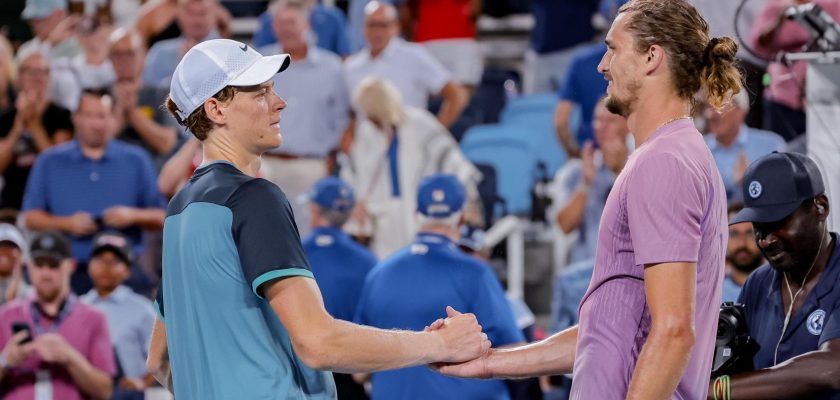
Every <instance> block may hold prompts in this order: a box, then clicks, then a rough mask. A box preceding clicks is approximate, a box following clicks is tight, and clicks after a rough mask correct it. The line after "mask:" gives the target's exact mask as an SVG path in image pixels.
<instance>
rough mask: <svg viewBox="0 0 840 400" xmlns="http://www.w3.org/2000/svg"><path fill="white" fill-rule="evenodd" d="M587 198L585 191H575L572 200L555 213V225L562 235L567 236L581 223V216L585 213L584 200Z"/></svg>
mask: <svg viewBox="0 0 840 400" xmlns="http://www.w3.org/2000/svg"><path fill="white" fill-rule="evenodd" d="M588 197H589V196H588V193H587V191H586V190H576V191H575V193H574V194H573V195H572V198H571V199H569V201H568V202H566V205H565V206H563V208H561V209H560V211H559V212H558V213H557V225H559V226H560V229H562V230H563V233H566V234H568V233H570V232H572V231H573V230H575V229H577V228H578V227H580V224H581V223H582V222H583V215H584V214H585V212H586V199H587V198H588Z"/></svg>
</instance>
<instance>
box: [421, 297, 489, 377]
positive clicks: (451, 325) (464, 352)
mask: <svg viewBox="0 0 840 400" xmlns="http://www.w3.org/2000/svg"><path fill="white" fill-rule="evenodd" d="M446 314H447V316H448V318H447V319H446V320H445V321H444V322H443V326H442V327H440V329H437V330H434V331H433V332H432V333H433V334H435V335H438V337H439V338H440V339H441V340H442V342H443V353H442V354H441V357H439V358H440V360H439V361H441V362H453V363H454V362H464V361H469V360H472V359H475V358H478V357H481V356H483V355H484V354H485V353H487V351H488V350H489V349H490V341H489V340H488V339H487V334H485V333H483V332H482V331H481V325H479V324H478V320H476V318H475V315H474V314H462V313H460V312H458V311H455V309H454V308H452V307H446Z"/></svg>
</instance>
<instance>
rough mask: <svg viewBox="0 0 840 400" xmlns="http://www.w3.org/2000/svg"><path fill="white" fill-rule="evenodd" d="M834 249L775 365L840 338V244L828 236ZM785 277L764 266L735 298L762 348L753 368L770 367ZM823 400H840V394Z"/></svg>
mask: <svg viewBox="0 0 840 400" xmlns="http://www.w3.org/2000/svg"><path fill="white" fill-rule="evenodd" d="M831 237H832V238H833V239H834V248H833V251H832V254H831V258H830V259H829V260H828V264H827V265H826V267H825V270H824V271H823V272H822V275H821V276H820V279H819V282H817V286H816V287H814V289H813V290H811V292H810V293H808V297H806V298H805V304H803V305H802V307H801V308H800V309H799V310H798V311H797V312H796V313H795V314H794V315H793V316H792V317H791V319H790V324H789V326H788V328H787V332H785V336H784V337H783V338H782V341H781V344H780V345H779V353H778V358H777V360H776V361H777V362H778V363H779V364H781V363H782V362H784V361H786V360H789V359H791V358H793V357H796V356H798V355H801V354H804V353H808V352H811V351H815V350H818V349H819V347H820V346H821V345H822V344H823V343H825V342H827V341H829V340H832V339H837V338H840V242H838V240H837V234H836V233H831ZM783 281H784V278H783V276H782V274H781V273H779V272H777V271H776V270H774V269H773V268H771V267H770V265H768V264H765V265H763V266H762V267H760V268H758V269H757V270H755V272H753V273H752V274H751V275H750V277H749V279H747V282H746V283H745V284H744V289H743V290H742V291H741V295H740V297H739V298H738V302H740V303H743V304H745V305H746V311H747V324H748V327H749V332H750V336H751V337H752V338H753V339H755V340H756V341H757V342H758V344H759V346H761V348H760V349H759V351H758V353H757V354H756V355H755V357H754V358H753V361H754V364H755V368H756V369H762V368H768V367H772V366H773V365H774V364H773V356H774V351H775V349H776V344H777V343H779V337H780V336H781V333H782V326H783V324H784V321H785V314H786V313H787V309H785V308H784V306H783V305H782V292H781V291H782V290H786V289H785V288H783ZM822 398H826V399H838V400H840V392H834V393H831V394H829V395H827V396H826V397H822Z"/></svg>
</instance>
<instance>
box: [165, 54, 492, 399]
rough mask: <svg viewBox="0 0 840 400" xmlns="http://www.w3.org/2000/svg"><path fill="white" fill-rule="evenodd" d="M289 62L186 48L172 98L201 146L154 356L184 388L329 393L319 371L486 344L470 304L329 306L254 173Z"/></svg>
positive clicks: (172, 215) (462, 351)
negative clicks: (383, 315) (385, 319)
mask: <svg viewBox="0 0 840 400" xmlns="http://www.w3.org/2000/svg"><path fill="white" fill-rule="evenodd" d="M288 65H289V56H288V55H286V54H281V55H275V56H269V57H263V56H262V55H260V54H259V53H258V52H256V51H255V50H253V49H252V48H250V47H249V46H247V45H246V44H243V43H239V42H236V41H232V40H226V39H217V40H209V41H205V42H202V43H201V44H198V45H196V46H195V47H193V48H192V49H191V50H190V51H188V52H187V54H186V55H185V56H184V58H183V59H182V60H181V62H180V63H179V64H178V67H177V68H176V69H175V73H174V75H173V78H172V83H171V88H170V95H169V98H168V99H167V101H166V107H167V109H169V111H170V112H171V113H172V114H173V115H174V116H175V117H176V118H177V119H178V120H179V122H180V123H181V124H183V125H184V126H185V127H186V128H187V129H189V130H190V131H191V132H192V133H193V135H195V136H196V138H198V139H199V140H200V141H201V142H202V145H203V153H204V154H203V155H204V161H203V163H202V165H201V167H199V168H198V169H197V170H196V172H195V174H194V175H193V177H192V178H190V180H189V182H188V183H187V184H186V185H185V186H184V187H183V188H182V189H181V190H180V191H179V192H178V193H177V194H176V195H175V197H174V198H173V199H172V201H171V202H170V204H169V207H168V209H167V217H166V220H165V223H164V233H163V242H164V244H163V280H162V284H161V287H160V289H159V291H158V297H157V301H156V304H157V309H158V311H159V319H158V321H157V322H156V325H155V329H154V333H153V337H152V345H151V348H150V351H149V369H150V370H151V371H152V372H153V373H154V374H155V376H156V377H157V378H158V380H159V381H161V383H164V384H165V385H166V386H167V387H168V388H169V389H170V390H173V393H174V394H175V397H176V398H177V399H179V400H188V399H201V400H213V399H257V398H260V399H291V398H294V399H334V398H335V397H336V393H335V386H334V384H333V382H332V377H331V375H330V374H328V373H326V372H323V371H327V370H329V371H337V372H344V373H353V372H372V371H378V370H383V369H394V368H402V367H408V366H415V365H422V364H427V363H430V362H457V361H465V360H469V359H472V358H475V357H477V356H480V355H482V354H484V352H486V351H487V350H488V348H489V345H490V344H489V342H488V341H487V336H486V335H485V334H484V333H482V332H481V326H480V325H478V322H477V321H476V319H475V316H473V315H472V314H459V313H457V312H455V311H450V314H451V315H449V317H450V318H449V319H448V323H447V325H446V327H445V329H442V330H441V331H435V332H407V331H390V330H388V331H386V330H378V329H374V328H369V327H363V326H360V325H354V324H351V323H349V322H345V321H341V320H336V319H334V318H333V317H332V316H330V315H329V314H328V313H327V311H326V310H325V308H324V304H323V300H322V298H321V293H320V291H319V289H318V286H317V285H316V284H315V280H314V279H313V278H312V273H311V272H310V268H309V263H308V261H307V259H306V256H305V255H304V252H303V250H302V248H301V242H300V237H299V236H298V231H297V227H296V226H295V223H294V218H293V216H292V211H291V208H290V206H289V202H288V200H287V199H286V196H285V195H284V194H283V191H282V190H280V188H278V187H277V186H275V185H274V184H272V183H270V182H268V181H266V180H264V179H260V178H255V177H253V175H254V174H255V172H256V170H257V169H258V168H259V157H260V155H261V154H262V153H263V152H265V151H268V150H270V149H273V148H275V147H277V146H279V145H280V143H281V135H280V128H279V125H278V122H279V121H280V112H281V110H282V109H283V108H284V107H285V106H286V103H285V102H284V101H283V99H281V98H280V97H278V96H277V94H275V92H274V90H273V83H272V78H273V77H274V75H275V74H277V73H278V72H280V71H283V70H284V69H285V68H286V67H288ZM313 90H317V88H313ZM443 312H444V311H443V310H441V313H443ZM430 322H431V321H430ZM169 360H171V366H172V367H171V369H170V362H169ZM170 370H171V374H170V373H169V371H170ZM173 386H174V387H173Z"/></svg>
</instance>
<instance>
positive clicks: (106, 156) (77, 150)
mask: <svg viewBox="0 0 840 400" xmlns="http://www.w3.org/2000/svg"><path fill="white" fill-rule="evenodd" d="M114 140H116V139H110V140H108V143H106V144H105V152H104V153H102V158H100V159H99V160H98V161H109V160H111V159H112V158H114V151H115V150H114V146H113V145H112V144H113V142H114ZM70 146H72V147H71V148H72V150H73V151H72V153H71V157H72V158H74V159H75V160H76V161H82V160H91V161H93V160H92V159H91V158H88V157H87V156H86V155H85V153H84V152H82V145H81V144H79V139H73V140H72V141H71V142H70Z"/></svg>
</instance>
